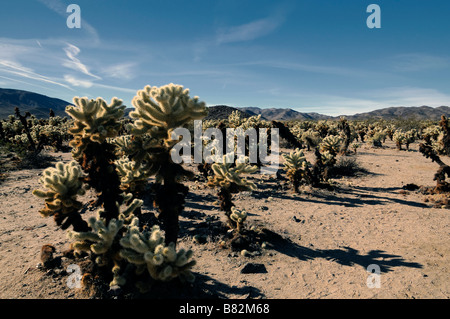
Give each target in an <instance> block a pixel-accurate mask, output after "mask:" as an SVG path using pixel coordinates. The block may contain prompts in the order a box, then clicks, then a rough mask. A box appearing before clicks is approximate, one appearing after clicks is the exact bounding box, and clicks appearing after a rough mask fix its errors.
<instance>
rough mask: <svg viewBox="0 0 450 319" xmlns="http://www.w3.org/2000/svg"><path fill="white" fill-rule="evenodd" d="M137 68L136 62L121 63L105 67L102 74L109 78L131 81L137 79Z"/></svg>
mask: <svg viewBox="0 0 450 319" xmlns="http://www.w3.org/2000/svg"><path fill="white" fill-rule="evenodd" d="M136 67H137V63H135V62H124V63H119V64H115V65H110V66H107V67H105V68H104V69H103V70H102V74H104V75H105V76H106V77H108V78H114V79H121V80H131V79H133V78H135V77H136Z"/></svg>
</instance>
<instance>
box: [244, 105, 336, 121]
mask: <svg viewBox="0 0 450 319" xmlns="http://www.w3.org/2000/svg"><path fill="white" fill-rule="evenodd" d="M239 110H242V111H244V112H246V113H248V114H250V115H259V114H261V118H262V119H265V120H270V121H271V120H276V121H289V120H324V119H329V118H331V116H329V115H323V114H319V113H302V112H297V111H295V110H293V109H277V108H269V109H261V108H259V107H242V108H239Z"/></svg>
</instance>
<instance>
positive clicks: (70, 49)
mask: <svg viewBox="0 0 450 319" xmlns="http://www.w3.org/2000/svg"><path fill="white" fill-rule="evenodd" d="M63 50H64V52H65V53H66V56H67V57H68V58H69V60H64V62H63V66H65V67H67V68H70V69H73V70H75V71H80V72H81V73H83V74H85V75H89V76H91V77H93V78H95V79H101V78H100V77H99V76H97V75H94V74H92V73H91V72H90V71H89V68H88V67H87V66H86V65H84V64H83V63H82V62H81V61H80V60H79V59H78V58H77V55H78V54H79V53H80V52H81V50H80V49H79V48H78V47H77V46H75V45H73V44H70V43H67V46H66V47H65V48H64V49H63Z"/></svg>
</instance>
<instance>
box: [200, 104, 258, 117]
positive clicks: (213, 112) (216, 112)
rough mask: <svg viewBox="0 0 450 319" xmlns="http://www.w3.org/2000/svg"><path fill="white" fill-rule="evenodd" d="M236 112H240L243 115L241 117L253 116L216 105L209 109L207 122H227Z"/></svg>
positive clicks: (232, 108) (229, 107)
mask: <svg viewBox="0 0 450 319" xmlns="http://www.w3.org/2000/svg"><path fill="white" fill-rule="evenodd" d="M234 111H238V112H240V113H241V117H243V118H247V117H250V116H251V114H248V113H246V112H244V111H242V110H240V109H238V108H235V107H231V106H226V105H215V106H210V107H209V113H208V115H207V116H206V118H205V120H225V119H227V118H228V116H229V115H230V114H231V113H233V112H234Z"/></svg>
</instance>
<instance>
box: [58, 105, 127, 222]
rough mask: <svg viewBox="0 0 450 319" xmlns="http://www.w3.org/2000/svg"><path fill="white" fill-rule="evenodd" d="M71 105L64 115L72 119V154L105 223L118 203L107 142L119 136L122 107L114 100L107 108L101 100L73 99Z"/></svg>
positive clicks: (112, 158) (111, 148)
mask: <svg viewBox="0 0 450 319" xmlns="http://www.w3.org/2000/svg"><path fill="white" fill-rule="evenodd" d="M73 102H74V105H75V106H71V105H70V106H67V107H66V113H67V114H69V115H70V116H71V117H72V118H73V119H74V126H73V127H71V128H70V129H69V132H70V133H71V134H72V135H73V139H72V140H71V141H70V142H69V145H70V146H72V147H73V150H72V154H73V156H74V158H75V159H76V160H77V161H78V163H80V165H81V167H82V168H83V170H84V172H85V173H86V174H87V176H86V178H85V182H86V183H88V184H89V185H90V186H91V187H93V188H94V189H95V190H96V191H97V193H98V200H97V205H102V206H103V208H104V212H103V215H104V216H102V217H105V218H106V220H107V221H109V220H111V219H113V218H115V219H117V217H118V214H119V211H118V208H117V205H116V201H117V200H119V203H120V198H121V196H120V194H121V193H122V190H121V189H120V179H119V176H118V174H117V172H116V168H115V163H114V161H115V160H116V158H117V157H116V154H115V146H114V145H113V144H111V143H108V141H107V138H114V137H116V136H117V135H118V134H119V130H120V128H121V123H120V121H119V120H120V118H122V116H123V114H124V109H125V105H122V101H121V100H119V99H117V98H113V99H112V101H111V103H110V104H109V105H108V104H107V103H106V102H105V101H104V100H103V99H102V98H97V99H95V100H93V99H91V100H89V99H88V98H86V97H83V98H79V97H75V98H74V99H73Z"/></svg>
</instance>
